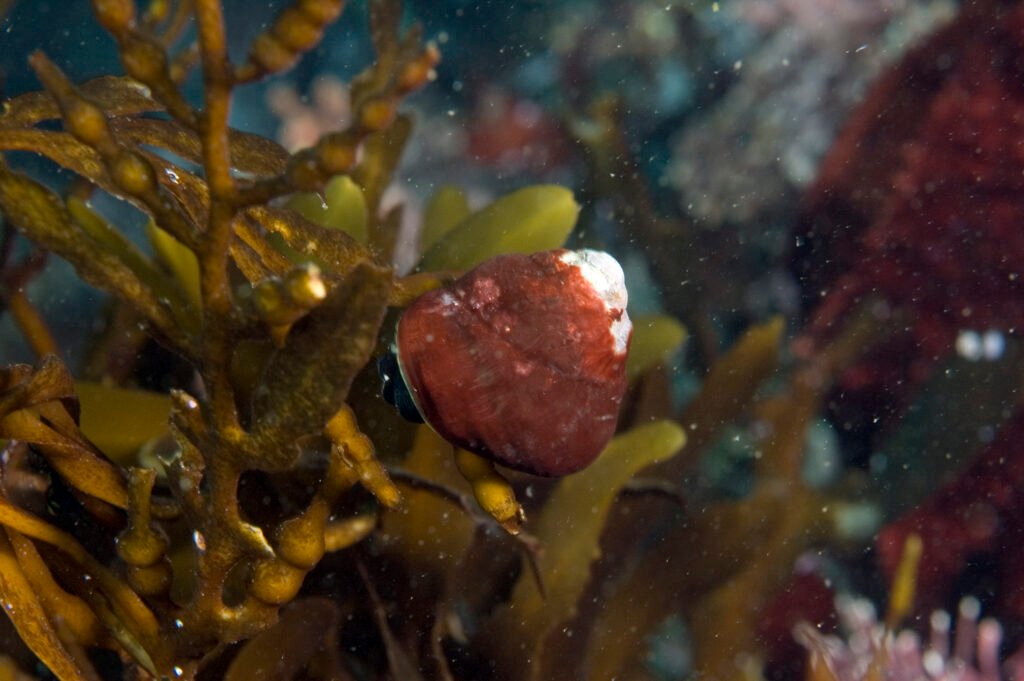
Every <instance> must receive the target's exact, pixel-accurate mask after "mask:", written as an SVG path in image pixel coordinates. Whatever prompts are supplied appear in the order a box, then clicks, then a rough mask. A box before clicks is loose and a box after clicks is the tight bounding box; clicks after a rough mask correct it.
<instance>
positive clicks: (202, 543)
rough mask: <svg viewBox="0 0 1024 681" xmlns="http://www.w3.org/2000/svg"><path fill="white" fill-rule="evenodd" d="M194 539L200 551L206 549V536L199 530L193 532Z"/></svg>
mask: <svg viewBox="0 0 1024 681" xmlns="http://www.w3.org/2000/svg"><path fill="white" fill-rule="evenodd" d="M192 541H193V542H195V545H196V548H197V549H199V550H200V551H205V550H206V537H204V536H203V533H202V532H200V531H199V530H196V531H195V532H193V533H192Z"/></svg>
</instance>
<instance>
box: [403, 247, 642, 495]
mask: <svg viewBox="0 0 1024 681" xmlns="http://www.w3.org/2000/svg"><path fill="white" fill-rule="evenodd" d="M626 302H627V294H626V287H625V282H624V280H623V275H622V268H621V267H620V266H619V264H618V262H616V261H615V259H614V258H613V257H612V256H610V255H608V254H607V253H602V252H600V251H592V250H581V251H569V250H557V251H547V252H543V253H535V254H533V255H504V256H499V257H496V258H493V259H491V260H488V261H486V262H484V263H483V264H481V265H479V266H478V267H476V268H475V269H473V270H471V271H469V272H467V273H466V274H465V275H463V276H462V277H460V278H459V279H458V280H456V281H455V282H454V283H452V284H451V285H449V286H445V287H443V288H440V289H437V290H434V291H431V292H430V293H427V294H426V295H424V296H422V297H420V298H419V299H417V300H416V301H415V302H414V303H413V304H412V305H411V306H410V307H409V308H408V309H407V310H406V311H405V313H404V314H403V315H402V318H401V320H400V321H399V324H398V334H397V347H398V364H399V367H400V369H401V373H402V377H403V378H404V380H405V382H406V385H407V387H408V389H409V391H410V393H411V395H412V398H413V401H414V402H415V406H416V408H417V410H418V411H419V413H420V414H421V415H422V416H423V417H424V419H425V420H426V421H427V423H429V424H430V425H431V426H432V427H433V428H434V429H435V430H436V431H437V432H438V433H439V434H440V435H441V436H442V437H444V438H445V439H447V440H448V441H449V442H451V443H453V444H455V445H457V446H459V447H463V448H465V449H468V450H470V451H473V452H476V453H478V454H481V455H483V456H485V457H487V458H490V459H492V460H493V461H495V462H497V463H500V464H502V465H504V466H508V467H510V468H515V469H518V470H521V471H525V472H527V473H533V474H535V475H544V476H556V475H565V474H567V473H572V472H574V471H577V470H579V469H581V468H583V467H585V466H586V465H588V464H589V463H591V462H592V461H593V460H594V459H595V458H596V457H597V455H598V454H599V453H600V452H601V450H602V449H603V448H604V446H605V445H606V444H607V443H608V441H609V440H610V439H611V437H612V435H613V434H614V432H615V426H616V422H617V421H618V414H619V406H620V404H621V402H622V397H623V394H624V393H625V390H626V354H627V351H628V349H629V342H630V338H631V335H632V328H633V327H632V324H631V323H630V321H629V316H628V315H627V314H626Z"/></svg>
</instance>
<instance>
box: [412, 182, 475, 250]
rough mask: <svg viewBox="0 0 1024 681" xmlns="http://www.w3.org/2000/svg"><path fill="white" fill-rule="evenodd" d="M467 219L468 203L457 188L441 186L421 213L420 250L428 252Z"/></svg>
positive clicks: (463, 193)
mask: <svg viewBox="0 0 1024 681" xmlns="http://www.w3.org/2000/svg"><path fill="white" fill-rule="evenodd" d="M467 217H469V201H468V200H467V199H466V194H465V192H463V191H462V190H461V189H459V188H458V187H453V186H452V185H447V184H446V185H443V186H441V187H439V188H438V190H437V191H436V192H435V193H434V195H433V196H432V197H430V201H429V202H427V207H426V210H425V211H424V213H423V231H422V232H421V233H420V250H421V251H423V252H426V251H429V250H430V249H431V247H433V245H434V244H436V243H437V242H438V241H440V240H441V238H442V237H444V235H445V234H447V233H448V232H450V231H451V230H452V229H453V228H454V227H455V226H457V225H458V224H459V223H460V222H462V221H463V220H465V219H466V218H467Z"/></svg>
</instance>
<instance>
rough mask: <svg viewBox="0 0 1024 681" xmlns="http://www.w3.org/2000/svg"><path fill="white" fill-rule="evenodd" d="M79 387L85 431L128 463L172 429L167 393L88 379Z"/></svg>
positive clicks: (115, 457)
mask: <svg viewBox="0 0 1024 681" xmlns="http://www.w3.org/2000/svg"><path fill="white" fill-rule="evenodd" d="M75 388H76V390H77V392H78V400H79V403H80V404H81V408H82V417H81V423H80V426H79V427H80V428H81V429H82V434H83V435H85V437H87V438H88V439H89V440H90V441H91V442H92V443H93V444H95V445H96V446H97V447H98V448H99V449H100V451H102V452H103V453H104V454H106V455H107V456H108V457H110V458H111V459H112V460H114V461H117V462H120V463H128V462H129V457H131V456H132V455H133V454H135V452H137V451H138V450H139V448H140V447H142V445H144V444H146V443H147V442H150V441H151V440H153V439H155V438H157V437H160V436H161V435H163V434H165V433H167V432H168V418H169V417H170V413H171V399H170V397H168V396H167V395H163V394H161V393H155V392H150V391H148V390H132V389H127V388H117V387H114V386H108V385H102V384H99V383H90V382H87V381H79V382H78V383H77V384H76V385H75Z"/></svg>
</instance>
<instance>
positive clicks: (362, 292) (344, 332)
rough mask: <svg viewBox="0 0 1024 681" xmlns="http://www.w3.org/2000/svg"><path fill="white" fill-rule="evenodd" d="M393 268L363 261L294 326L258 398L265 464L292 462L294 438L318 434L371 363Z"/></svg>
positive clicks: (256, 413)
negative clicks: (361, 370)
mask: <svg viewBox="0 0 1024 681" xmlns="http://www.w3.org/2000/svg"><path fill="white" fill-rule="evenodd" d="M391 281H392V277H391V271H390V270H388V269H385V268H382V267H378V266H375V265H370V264H360V265H357V266H356V267H355V268H354V269H352V270H351V272H349V274H348V275H347V276H346V277H345V278H344V280H342V282H341V283H339V284H338V285H337V286H335V287H334V289H333V290H332V291H331V292H330V293H328V295H327V298H326V299H325V300H324V301H323V303H321V304H320V305H319V306H318V307H317V308H315V309H314V310H313V311H312V312H310V313H309V314H308V315H307V316H306V317H305V318H304V319H303V320H301V321H300V322H298V323H297V324H296V325H295V327H294V328H293V329H292V330H291V332H290V333H289V335H288V337H287V341H286V342H285V346H284V347H283V348H281V349H280V350H278V351H277V352H275V353H274V355H273V356H272V357H271V359H270V361H269V363H268V365H267V367H266V369H265V370H264V373H263V376H262V379H261V382H260V386H259V387H258V388H257V390H256V395H255V396H254V399H253V416H254V423H255V427H254V429H253V437H254V438H255V440H256V441H257V442H260V443H261V444H262V443H265V444H266V445H271V446H264V447H263V451H264V452H265V456H266V459H265V460H264V461H263V463H264V464H265V465H266V466H268V467H269V468H274V467H276V466H279V465H288V463H287V462H289V461H290V460H291V452H290V450H291V445H292V444H293V442H294V440H295V438H298V437H301V436H303V435H308V434H310V433H316V432H319V431H320V430H321V429H322V428H323V427H324V425H325V424H326V423H327V420H328V419H329V418H330V416H331V415H332V414H334V412H336V411H337V410H338V408H339V407H340V406H341V404H342V403H343V402H344V400H345V398H346V396H347V395H348V391H349V388H350V387H351V385H352V381H353V379H354V378H355V376H356V374H357V373H358V372H359V370H360V369H362V368H363V366H364V365H365V364H366V362H367V361H369V358H370V354H371V353H372V352H373V349H374V345H375V344H376V342H377V334H378V331H379V329H380V325H381V322H382V321H383V319H384V313H385V311H386V310H387V300H388V292H389V291H390V289H391Z"/></svg>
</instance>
